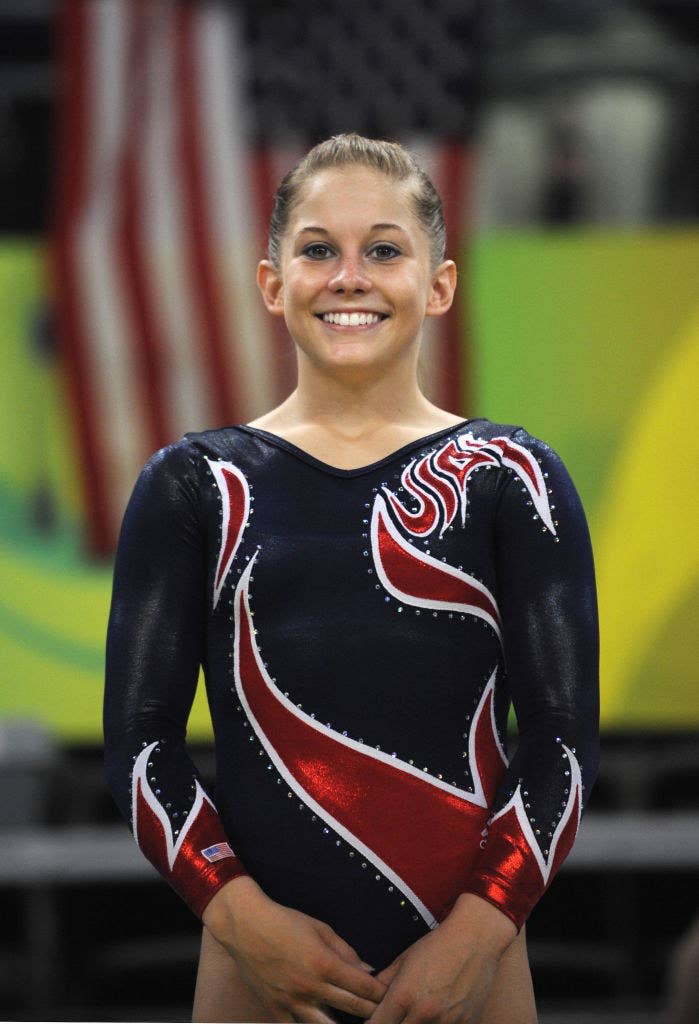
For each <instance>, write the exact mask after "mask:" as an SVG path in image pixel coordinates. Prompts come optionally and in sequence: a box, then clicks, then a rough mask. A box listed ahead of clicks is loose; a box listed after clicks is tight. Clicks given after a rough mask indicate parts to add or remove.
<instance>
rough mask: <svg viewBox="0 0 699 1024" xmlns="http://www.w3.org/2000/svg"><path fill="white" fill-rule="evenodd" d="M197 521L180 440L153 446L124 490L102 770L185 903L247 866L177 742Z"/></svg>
mask: <svg viewBox="0 0 699 1024" xmlns="http://www.w3.org/2000/svg"><path fill="white" fill-rule="evenodd" d="M203 536H204V535H203V529H202V527H201V524H200V522H199V493H198V480H197V474H196V469H195V467H194V465H193V464H192V461H191V456H190V453H189V451H188V447H187V444H186V442H179V443H178V444H177V445H173V446H171V447H170V448H166V449H163V450H162V451H160V452H158V453H156V455H154V456H153V457H152V458H151V459H150V460H149V462H148V463H147V465H146V467H145V468H144V470H143V472H142V473H141V475H140V477H139V479H138V482H137V484H136V487H135V489H134V492H133V495H132V496H131V500H130V502H129V505H128V508H127V510H126V514H125V517H124V523H123V526H122V530H121V536H120V539H119V546H118V550H117V557H116V564H115V569H114V588H113V595H112V607H111V612H110V617H109V628H108V633H107V665H106V686H105V699H104V739H105V763H106V770H107V780H108V783H109V786H110V788H111V791H112V794H113V796H114V799H115V801H116V803H117V805H118V807H119V809H120V810H121V812H122V814H123V815H124V817H125V818H126V819H127V820H128V821H129V822H130V824H131V829H132V831H133V833H134V838H135V839H136V841H137V843H138V845H139V846H140V848H141V850H142V851H143V853H144V854H145V855H146V856H147V857H148V859H149V860H150V861H151V862H152V863H153V864H154V865H155V867H156V868H157V869H158V871H160V873H161V874H162V875H163V876H164V877H165V878H166V880H167V881H168V882H169V883H170V884H171V885H172V886H173V888H174V889H175V890H176V891H177V892H178V893H179V894H180V896H182V898H183V899H184V900H185V902H186V903H187V904H188V905H189V906H190V907H191V909H192V910H193V911H194V913H195V914H197V915H198V916H201V914H202V913H203V911H204V909H205V907H206V906H207V904H208V903H209V901H210V900H211V898H212V897H213V896H214V894H215V893H216V892H218V890H219V889H220V888H221V887H222V886H223V885H225V883H226V882H229V881H231V880H232V879H233V878H235V877H237V876H239V875H242V874H244V873H245V868H244V866H243V865H242V863H241V862H240V860H239V859H238V858H237V857H236V856H235V855H234V853H233V851H232V850H231V848H230V846H229V845H228V842H227V839H226V836H225V832H224V829H223V825H222V824H221V821H220V819H219V817H218V815H217V813H216V810H215V808H214V805H213V803H212V802H211V800H210V798H209V797H208V795H207V794H206V792H205V791H204V789H203V788H202V785H201V782H200V780H199V777H198V774H197V771H196V769H195V767H194V764H193V763H192V761H191V759H190V757H189V755H188V754H187V751H186V747H185V733H186V723H187V718H188V716H189V712H190V709H191V705H192V701H193V699H194V693H195V689H196V683H197V676H198V672H199V664H200V661H201V657H202V647H203V638H204V617H205V608H206V605H205V562H204V542H203Z"/></svg>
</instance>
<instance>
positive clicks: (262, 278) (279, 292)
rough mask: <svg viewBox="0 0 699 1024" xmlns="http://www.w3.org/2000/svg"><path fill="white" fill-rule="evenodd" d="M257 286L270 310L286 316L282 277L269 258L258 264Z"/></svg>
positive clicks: (277, 314)
mask: <svg viewBox="0 0 699 1024" xmlns="http://www.w3.org/2000/svg"><path fill="white" fill-rule="evenodd" d="M257 287H258V288H259V289H260V292H261V293H262V299H263V301H264V304H265V306H266V307H267V309H268V310H269V312H270V313H272V315H273V316H284V288H283V285H282V277H281V274H280V273H279V271H278V270H277V268H276V267H275V266H274V264H273V263H271V262H270V261H269V260H260V262H259V263H258V265H257Z"/></svg>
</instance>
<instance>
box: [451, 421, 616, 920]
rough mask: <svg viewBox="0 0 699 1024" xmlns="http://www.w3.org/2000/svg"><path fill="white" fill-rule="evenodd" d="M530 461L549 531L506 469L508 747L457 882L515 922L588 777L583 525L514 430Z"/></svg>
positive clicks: (557, 470)
mask: <svg viewBox="0 0 699 1024" xmlns="http://www.w3.org/2000/svg"><path fill="white" fill-rule="evenodd" d="M514 440H516V441H517V442H518V443H519V444H520V445H521V446H522V447H524V448H526V449H528V450H529V451H530V452H531V454H533V455H534V457H535V458H536V459H537V460H538V462H539V464H540V467H541V470H542V474H543V480H544V484H545V485H546V488H547V492H549V493H547V500H548V504H549V506H552V508H551V517H552V524H553V527H554V529H555V535H554V534H553V533H552V531H551V530H549V529H547V528H546V527H545V526H544V525H543V524H542V520H541V517H540V516H539V515H538V514H537V512H536V510H535V509H534V507H533V506H532V505H530V504H528V497H529V496H528V495H527V494H524V493H522V486H521V482H520V480H519V478H518V477H517V476H516V475H512V476H510V478H509V480H507V482H506V483H505V484H504V486H503V487H502V491H501V494H500V498H499V503H498V509H497V514H496V523H495V528H496V550H497V560H498V561H497V571H498V583H499V586H498V590H499V601H500V610H501V614H502V619H503V623H504V648H505V663H506V670H507V675H508V679H509V685H510V692H511V696H512V702H513V704H514V709H515V713H516V716H517V725H518V732H519V743H518V748H517V751H516V753H515V756H514V758H513V759H512V762H511V764H510V766H509V768H508V770H507V772H506V773H505V775H504V777H503V779H502V782H501V784H500V787H499V789H498V792H497V794H496V797H495V801H494V804H493V807H492V814H491V820H490V827H489V834H488V836H487V838H486V840H485V843H484V846H483V849H482V852H481V855H480V857H479V861H478V863H477V864H476V867H475V870H474V872H473V876H472V881H471V884H470V885H469V887H468V890H469V891H470V892H472V893H474V894H476V895H478V896H480V897H482V898H483V899H486V900H488V901H489V902H490V903H492V904H493V905H494V906H496V907H498V909H500V910H501V911H502V912H503V913H504V914H506V915H507V916H508V917H509V918H510V919H511V920H512V921H513V923H514V924H515V926H516V927H517V929H519V928H521V926H522V924H523V923H524V921H525V920H526V918H527V917H528V915H529V913H530V912H531V910H532V908H533V907H534V905H535V904H536V902H537V901H538V900H539V898H540V897H541V896H542V894H543V892H544V891H545V889H546V888H547V887H548V885H549V884H550V883H551V880H552V879H553V877H554V875H555V874H556V872H557V870H558V868H559V867H560V865H561V863H562V862H563V860H564V858H565V857H566V856H567V854H568V852H569V851H570V849H571V847H572V845H573V842H574V840H575V835H576V833H577V829H578V825H579V821H580V815H581V813H582V810H583V808H584V806H585V804H586V802H587V798H588V796H589V793H590V790H591V788H592V784H593V782H594V780H595V776H596V774H597V765H598V760H599V735H598V724H599V693H598V660H599V640H598V630H597V603H596V594H595V580H594V567H593V561H592V549H591V545H590V538H589V533H588V530H587V524H586V521H585V516H584V513H583V509H582V506H581V504H580V499H579V497H578V495H577V492H576V490H575V487H574V486H573V483H572V481H571V479H570V476H569V475H568V472H567V471H566V469H565V466H564V465H563V463H562V461H561V459H560V458H559V457H558V456H557V455H556V454H555V452H553V451H552V450H551V449H550V448H548V446H546V445H545V444H543V443H542V442H540V441H537V440H535V439H533V438H531V437H529V435H526V434H524V431H521V432H519V434H518V435H515V438H514Z"/></svg>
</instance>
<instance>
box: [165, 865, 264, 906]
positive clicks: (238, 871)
mask: <svg viewBox="0 0 699 1024" xmlns="http://www.w3.org/2000/svg"><path fill="white" fill-rule="evenodd" d="M248 874H249V872H247V871H246V870H245V868H244V867H243V865H242V864H241V863H240V861H238V862H237V863H236V864H233V863H231V864H230V866H228V867H227V868H226V869H225V870H219V871H218V872H217V875H216V877H215V878H209V879H207V880H206V886H205V887H202V891H200V892H199V893H197V894H191V895H185V894H181V895H182V896H183V899H184V900H185V902H186V903H187V905H188V906H189V908H190V909H191V910H192V911H193V912H194V913H195V914H196V916H197V917H198V918H199V919H200V920H201V918H202V917H203V915H204V911H205V910H206V908H207V907H208V905H209V903H210V902H211V900H212V899H213V898H214V896H215V895H216V893H217V892H218V891H219V890H220V889H222V888H223V887H224V885H227V884H228V882H232V881H233V879H234V878H241V877H242V876H243V875H248Z"/></svg>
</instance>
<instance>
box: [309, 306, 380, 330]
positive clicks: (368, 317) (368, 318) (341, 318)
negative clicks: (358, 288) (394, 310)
mask: <svg viewBox="0 0 699 1024" xmlns="http://www.w3.org/2000/svg"><path fill="white" fill-rule="evenodd" d="M316 316H317V317H318V319H319V320H322V321H323V322H324V323H326V324H334V325H335V326H336V327H371V326H373V325H374V324H378V323H379V322H380V321H381V320H385V319H386V318H387V316H388V314H387V313H368V312H364V311H361V312H360V311H359V310H357V311H353V312H351V313H347V312H342V313H340V312H338V313H332V312H331V313H316Z"/></svg>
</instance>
